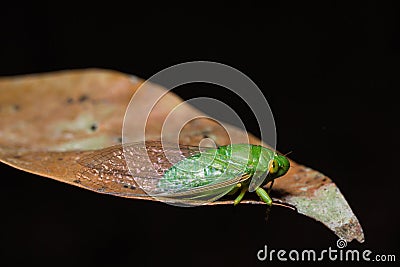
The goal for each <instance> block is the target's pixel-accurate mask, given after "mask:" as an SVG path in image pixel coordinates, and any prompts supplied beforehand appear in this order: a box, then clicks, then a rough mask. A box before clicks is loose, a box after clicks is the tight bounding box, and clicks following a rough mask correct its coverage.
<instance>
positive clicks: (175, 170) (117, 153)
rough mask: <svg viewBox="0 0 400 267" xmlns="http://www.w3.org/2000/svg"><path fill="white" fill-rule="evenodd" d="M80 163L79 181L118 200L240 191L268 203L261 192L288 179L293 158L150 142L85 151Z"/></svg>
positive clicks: (254, 149)
mask: <svg viewBox="0 0 400 267" xmlns="http://www.w3.org/2000/svg"><path fill="white" fill-rule="evenodd" d="M78 162H79V163H80V164H81V165H82V166H84V168H82V169H81V170H80V171H79V172H78V173H77V180H76V182H77V183H80V184H81V185H82V186H85V187H88V188H90V189H92V190H97V191H101V192H103V193H107V194H113V195H120V196H128V197H129V196H140V195H150V196H152V197H155V198H156V199H159V200H162V201H166V202H169V203H175V204H180V205H198V204H204V203H206V202H211V201H215V200H216V199H219V198H221V197H222V196H224V195H226V194H234V193H235V192H237V191H240V192H239V193H238V195H237V197H236V198H235V200H234V204H235V205H236V204H238V203H239V202H240V201H241V200H242V198H243V196H244V195H245V193H246V192H247V191H249V192H253V191H255V192H256V193H257V195H258V196H259V197H260V198H261V200H262V201H264V202H265V203H266V204H268V205H271V204H272V200H271V198H270V197H269V195H268V193H267V192H266V191H265V190H264V189H263V188H262V186H263V185H265V184H267V183H269V182H271V183H272V182H273V181H274V179H276V178H278V177H280V176H282V175H284V174H285V173H286V172H287V171H288V169H289V167H290V163H289V160H288V159H287V158H286V157H285V156H283V155H280V154H278V153H276V152H275V151H273V150H271V149H268V148H265V147H262V146H256V145H249V144H232V145H227V146H220V147H217V148H200V147H193V146H187V145H179V146H174V145H172V144H164V143H162V142H161V141H146V142H141V143H131V144H124V145H117V146H112V147H109V148H105V149H101V150H95V151H92V152H85V153H84V154H83V155H82V156H81V158H80V159H79V160H78Z"/></svg>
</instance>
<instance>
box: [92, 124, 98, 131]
mask: <svg viewBox="0 0 400 267" xmlns="http://www.w3.org/2000/svg"><path fill="white" fill-rule="evenodd" d="M90 130H92V131H93V132H94V131H96V130H97V124H96V123H93V124H92V125H91V126H90Z"/></svg>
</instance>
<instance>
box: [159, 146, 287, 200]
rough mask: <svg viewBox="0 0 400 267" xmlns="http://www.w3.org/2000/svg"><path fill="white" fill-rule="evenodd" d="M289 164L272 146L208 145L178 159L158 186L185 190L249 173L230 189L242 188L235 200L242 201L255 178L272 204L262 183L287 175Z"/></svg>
mask: <svg viewBox="0 0 400 267" xmlns="http://www.w3.org/2000/svg"><path fill="white" fill-rule="evenodd" d="M289 166H290V163H289V161H288V159H287V158H286V157H285V156H282V155H278V154H277V153H276V152H275V151H272V150H271V149H268V148H265V147H262V146H256V145H248V144H233V145H227V146H220V147H218V148H216V149H207V150H206V151H205V152H202V153H198V154H195V155H193V156H190V157H188V158H185V159H183V160H181V161H179V162H177V163H176V164H174V166H172V167H171V168H169V169H168V170H167V171H165V173H164V176H163V177H162V178H161V179H160V181H159V183H158V186H159V187H160V188H174V189H175V190H185V189H193V188H198V187H202V186H209V185H213V184H218V183H221V182H224V181H227V180H230V179H233V178H235V177H237V176H244V175H246V176H248V177H249V179H246V180H245V181H243V182H240V183H237V184H235V185H234V186H233V188H231V189H230V190H229V191H236V190H237V189H238V188H241V191H240V194H239V196H238V197H237V198H236V200H235V204H238V203H239V202H240V200H241V199H242V198H243V196H244V194H245V193H246V192H247V191H248V188H249V184H250V182H251V181H252V180H254V181H255V182H256V184H257V186H256V187H255V188H254V190H252V191H256V193H257V195H259V197H260V198H261V199H262V200H263V201H264V202H266V203H267V204H269V205H271V204H272V200H271V198H270V197H269V196H268V193H267V192H265V190H264V189H262V188H261V186H263V185H265V184H267V183H268V182H271V181H273V180H274V179H275V178H278V177H280V176H282V175H284V174H285V173H286V172H287V171H288V169H289ZM229 191H228V192H227V193H229Z"/></svg>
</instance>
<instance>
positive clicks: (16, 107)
mask: <svg viewBox="0 0 400 267" xmlns="http://www.w3.org/2000/svg"><path fill="white" fill-rule="evenodd" d="M13 109H14V110H15V111H19V110H20V109H21V107H20V106H19V105H17V104H15V105H13Z"/></svg>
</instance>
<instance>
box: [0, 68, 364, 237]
mask: <svg viewBox="0 0 400 267" xmlns="http://www.w3.org/2000/svg"><path fill="white" fill-rule="evenodd" d="M141 83H142V80H140V79H138V78H136V77H134V76H129V75H125V74H122V73H118V72H114V71H109V70H97V69H89V70H77V71H61V72H54V73H49V74H35V75H26V76H16V77H4V78H1V79H0V125H1V128H0V161H2V162H4V163H6V164H8V165H11V166H13V167H15V168H18V169H21V170H24V171H27V172H31V173H34V174H38V175H40V176H44V177H48V178H52V179H55V180H58V181H60V182H64V183H68V184H71V185H74V186H79V187H82V188H85V189H90V190H93V191H96V192H99V193H109V192H110V191H115V190H117V191H118V192H120V193H121V194H122V196H125V197H131V198H136V199H146V200H154V199H152V198H151V197H149V196H147V195H145V194H143V195H142V196H132V195H129V193H132V192H135V193H140V188H138V187H137V186H135V185H134V184H132V186H130V187H122V186H117V185H116V184H112V183H110V184H107V186H104V183H103V184H102V183H98V184H96V185H93V184H92V185H91V186H90V187H87V185H85V184H84V183H82V181H81V180H80V179H79V175H82V173H83V172H85V173H86V175H90V172H91V170H90V169H88V168H87V167H85V166H83V165H82V164H80V163H79V160H80V159H81V158H85V157H88V156H90V155H92V154H93V153H99V152H98V151H93V150H95V149H101V148H106V147H110V146H112V145H118V144H120V143H121V129H122V122H123V118H124V113H125V109H126V106H127V105H128V103H129V100H130V98H131V96H132V95H133V93H134V92H135V90H136V89H137V88H138V87H139V86H140V85H141ZM160 90H161V91H162V90H165V89H163V88H162V87H160V86H158V85H154V84H152V85H150V86H149V87H147V88H146V91H145V92H146V94H144V95H142V98H143V99H142V100H141V101H140V102H141V103H146V99H147V98H151V97H152V96H153V95H154V94H157V93H159V92H160ZM181 102H182V100H181V99H180V98H179V97H177V96H176V95H175V94H173V93H171V92H169V93H167V95H166V96H165V97H164V98H163V99H162V100H161V101H160V102H159V103H158V104H157V106H156V107H155V108H154V110H153V113H152V114H151V115H150V118H149V121H148V125H147V126H146V139H147V140H149V139H157V138H159V137H160V135H161V126H162V123H163V121H164V120H165V118H166V116H167V115H168V114H169V113H170V112H171V110H172V109H173V108H174V107H176V106H177V105H178V104H180V103H181ZM138 108H140V107H138ZM178 112H179V113H178V117H179V118H180V119H181V120H182V121H184V120H185V119H186V118H188V117H193V116H195V115H198V116H201V115H204V114H203V113H201V112H200V111H198V110H197V109H195V108H193V107H192V106H190V105H188V104H183V105H182V108H180V109H179V110H178ZM176 123H180V120H179V121H176ZM224 127H225V128H226V129H228V131H229V133H230V134H231V135H232V134H233V135H235V137H237V138H238V139H239V140H240V138H243V140H244V141H245V140H246V139H245V138H247V136H249V139H250V143H253V144H260V140H258V139H257V138H255V137H254V136H252V135H251V134H247V133H245V132H243V131H241V130H240V129H238V128H236V127H234V126H231V125H228V124H224ZM131 130H132V131H133V132H135V129H131ZM205 136H207V137H210V138H212V139H214V140H215V141H216V143H217V144H219V145H225V144H228V143H229V138H228V135H227V132H226V130H225V129H224V128H223V127H222V126H221V125H219V124H218V123H216V122H213V121H211V120H207V119H198V120H193V121H191V122H190V123H188V124H187V125H186V126H185V127H184V128H183V130H182V133H181V135H180V136H179V138H180V142H181V143H184V144H190V145H197V144H198V143H199V142H200V140H202V139H203V138H204V137H205ZM135 137H137V138H139V137H140V133H138V135H137V136H133V139H134V138H135ZM291 165H292V168H290V171H289V172H288V173H287V174H286V175H285V176H284V177H282V178H279V179H277V180H276V182H275V185H274V188H273V192H272V194H273V196H275V198H274V201H275V202H276V203H280V202H282V203H287V204H290V205H293V206H294V207H295V208H296V209H297V211H298V212H299V213H301V214H304V215H306V216H309V217H311V218H314V219H316V220H318V221H320V222H322V223H323V224H325V225H326V226H327V227H329V228H330V229H331V230H332V231H334V232H335V233H336V234H337V235H338V236H339V237H341V238H344V239H346V240H347V241H351V240H353V239H357V240H358V241H359V242H363V241H364V235H363V232H362V228H361V226H360V224H359V222H358V220H357V218H356V217H355V215H354V214H353V212H352V210H351V208H350V207H349V205H348V203H347V202H346V200H345V198H344V197H343V195H342V194H341V193H340V191H339V189H338V188H337V186H336V185H335V184H334V183H333V182H332V180H331V179H329V178H328V177H326V176H325V175H323V174H321V173H319V172H317V171H315V170H312V169H310V168H307V167H305V166H302V165H299V164H297V163H295V162H293V161H291ZM85 168H86V169H85ZM124 194H125V195H124ZM248 195H249V194H248ZM232 203H233V201H231V200H221V201H216V202H213V203H211V204H210V205H219V204H232ZM242 203H247V204H263V203H262V202H260V201H255V200H251V199H245V200H244V201H243V202H242Z"/></svg>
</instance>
